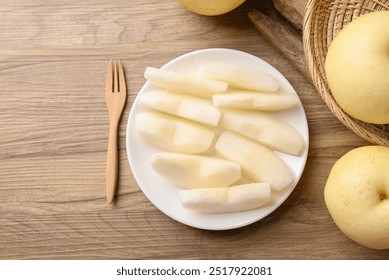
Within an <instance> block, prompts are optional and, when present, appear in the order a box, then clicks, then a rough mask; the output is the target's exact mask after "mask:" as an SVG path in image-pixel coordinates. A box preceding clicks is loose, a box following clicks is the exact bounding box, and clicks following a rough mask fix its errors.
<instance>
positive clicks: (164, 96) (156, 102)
mask: <svg viewBox="0 0 389 280" xmlns="http://www.w3.org/2000/svg"><path fill="white" fill-rule="evenodd" d="M139 103H140V104H142V105H144V106H147V107H149V108H152V109H155V110H158V111H161V112H164V113H168V114H172V115H175V116H178V117H182V118H185V119H189V120H192V121H194V122H199V123H202V124H206V125H210V126H217V124H218V122H219V119H220V111H219V110H218V109H217V108H215V107H214V106H212V104H210V103H209V102H207V101H206V100H204V99H203V98H199V97H195V96H190V95H185V94H178V93H173V92H169V91H166V90H152V91H148V92H146V93H144V94H143V95H142V96H141V97H140V99H139Z"/></svg>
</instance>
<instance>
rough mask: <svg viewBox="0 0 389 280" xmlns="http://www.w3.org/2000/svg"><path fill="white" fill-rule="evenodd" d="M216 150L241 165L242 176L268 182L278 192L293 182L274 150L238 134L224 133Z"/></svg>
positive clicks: (289, 172) (290, 174)
mask: <svg viewBox="0 0 389 280" xmlns="http://www.w3.org/2000/svg"><path fill="white" fill-rule="evenodd" d="M215 149H216V151H217V152H218V153H219V154H220V155H221V156H222V157H223V158H225V159H227V160H230V161H233V162H236V163H238V164H240V165H241V168H242V174H243V175H244V176H246V177H247V178H248V179H250V180H252V181H253V182H258V183H260V182H267V183H269V184H270V186H271V187H272V189H274V190H277V191H280V190H282V189H283V188H285V187H286V186H288V185H289V184H290V183H292V182H293V175H292V173H291V171H290V170H289V168H288V167H287V166H286V164H285V163H284V162H283V161H282V160H281V159H280V158H279V157H278V156H277V155H276V154H274V153H273V151H272V150H270V149H269V148H267V147H266V146H264V145H262V144H259V143H258V142H255V141H253V140H251V139H248V138H246V137H244V136H241V135H239V134H237V133H234V132H230V131H225V132H223V133H222V134H221V135H220V137H219V139H218V140H217V142H216V145H215Z"/></svg>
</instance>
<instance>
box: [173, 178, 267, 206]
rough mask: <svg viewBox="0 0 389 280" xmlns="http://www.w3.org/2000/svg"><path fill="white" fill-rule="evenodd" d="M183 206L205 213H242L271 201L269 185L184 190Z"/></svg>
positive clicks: (182, 194)
mask: <svg viewBox="0 0 389 280" xmlns="http://www.w3.org/2000/svg"><path fill="white" fill-rule="evenodd" d="M179 195H180V200H181V204H182V206H184V207H185V208H187V209H189V210H192V211H196V212H203V213H227V212H240V211H247V210H251V209H255V208H259V207H261V206H262V205H264V204H265V203H267V202H268V201H270V199H271V189H270V185H269V184H268V183H252V184H243V185H238V186H232V187H225V188H216V189H215V188H209V189H192V190H182V191H180V193H179Z"/></svg>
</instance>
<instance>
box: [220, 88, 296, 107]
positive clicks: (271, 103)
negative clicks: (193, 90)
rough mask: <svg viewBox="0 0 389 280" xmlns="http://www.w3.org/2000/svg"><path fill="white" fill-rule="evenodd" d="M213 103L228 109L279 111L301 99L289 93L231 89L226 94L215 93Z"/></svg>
mask: <svg viewBox="0 0 389 280" xmlns="http://www.w3.org/2000/svg"><path fill="white" fill-rule="evenodd" d="M212 99H213V104H214V105H215V106H216V107H220V108H226V109H247V110H261V111H278V110H284V109H288V108H292V107H293V106H295V105H296V104H297V103H298V102H299V100H298V98H297V97H296V96H293V95H291V94H287V93H259V92H247V91H231V92H229V93H226V94H215V95H214V96H213V97H212Z"/></svg>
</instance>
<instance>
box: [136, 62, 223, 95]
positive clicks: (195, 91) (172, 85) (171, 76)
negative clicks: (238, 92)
mask: <svg viewBox="0 0 389 280" xmlns="http://www.w3.org/2000/svg"><path fill="white" fill-rule="evenodd" d="M144 76H145V78H146V79H147V80H149V81H150V82H152V83H153V84H155V85H157V86H160V87H162V88H165V89H167V90H169V91H174V92H178V93H183V94H190V95H196V96H200V97H211V96H212V95H214V94H216V93H221V92H224V91H226V89H227V87H228V84H227V83H226V82H221V81H215V80H211V79H207V78H204V77H201V76H195V75H189V74H184V73H179V72H174V71H169V70H164V69H158V68H154V67H147V68H146V70H145V73H144Z"/></svg>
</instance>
